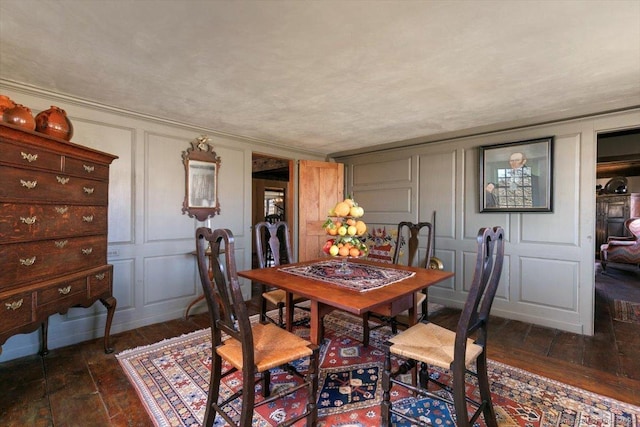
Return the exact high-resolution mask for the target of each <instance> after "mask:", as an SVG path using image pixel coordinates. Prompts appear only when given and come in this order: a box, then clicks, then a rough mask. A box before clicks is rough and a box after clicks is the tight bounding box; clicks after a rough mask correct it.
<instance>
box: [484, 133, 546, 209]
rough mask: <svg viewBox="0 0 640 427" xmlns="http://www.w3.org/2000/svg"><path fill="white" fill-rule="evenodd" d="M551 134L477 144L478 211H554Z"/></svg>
mask: <svg viewBox="0 0 640 427" xmlns="http://www.w3.org/2000/svg"><path fill="white" fill-rule="evenodd" d="M553 142H554V137H553V136H547V137H543V138H537V139H529V140H526V141H516V142H508V143H503V144H493V145H483V146H481V147H480V153H479V154H480V155H479V158H480V179H479V182H480V187H479V190H480V192H479V194H480V212H553Z"/></svg>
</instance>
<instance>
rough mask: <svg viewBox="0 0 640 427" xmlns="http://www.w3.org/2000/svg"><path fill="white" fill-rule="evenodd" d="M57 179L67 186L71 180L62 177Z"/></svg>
mask: <svg viewBox="0 0 640 427" xmlns="http://www.w3.org/2000/svg"><path fill="white" fill-rule="evenodd" d="M56 179H57V180H58V182H59V183H60V184H62V185H65V184H67V183H68V182H69V178H63V177H61V176H56Z"/></svg>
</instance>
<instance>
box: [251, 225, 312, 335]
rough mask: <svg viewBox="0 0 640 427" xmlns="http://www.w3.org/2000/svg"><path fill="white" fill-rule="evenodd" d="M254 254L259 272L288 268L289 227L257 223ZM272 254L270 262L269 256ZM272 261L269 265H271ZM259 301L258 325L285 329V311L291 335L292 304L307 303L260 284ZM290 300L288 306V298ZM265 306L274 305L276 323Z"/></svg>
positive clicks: (289, 257)
mask: <svg viewBox="0 0 640 427" xmlns="http://www.w3.org/2000/svg"><path fill="white" fill-rule="evenodd" d="M254 229H255V238H256V252H257V255H258V265H259V266H260V268H266V267H271V266H275V267H277V266H279V265H284V264H291V263H292V262H293V255H292V251H291V240H290V237H289V236H290V234H289V225H288V224H287V223H286V222H285V221H277V222H275V223H270V222H267V221H264V222H259V223H257V224H256V225H255V227H254ZM268 254H271V255H272V256H271V258H270V257H269V256H268ZM270 261H271V265H270ZM260 286H261V290H262V292H261V301H260V321H262V322H264V321H265V320H269V321H271V322H273V323H276V324H277V325H278V326H280V327H281V328H282V327H285V321H284V313H283V311H284V309H285V308H286V313H287V322H286V327H287V329H288V330H289V331H290V330H291V327H292V325H293V311H294V307H295V304H297V303H300V302H303V301H306V299H304V298H302V297H300V296H298V295H295V294H293V295H288V293H287V292H285V291H284V290H282V289H277V288H273V287H269V286H267V285H265V284H261V285H260ZM288 297H290V298H291V299H290V302H288V301H287V298H288ZM267 302H270V303H271V304H273V305H275V306H276V308H277V309H278V320H277V321H276V320H274V319H272V318H270V317H268V315H267ZM289 304H291V307H288V305H289Z"/></svg>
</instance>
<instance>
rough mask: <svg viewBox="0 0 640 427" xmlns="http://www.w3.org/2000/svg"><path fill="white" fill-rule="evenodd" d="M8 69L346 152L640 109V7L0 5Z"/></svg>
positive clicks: (1, 0) (127, 102) (172, 113)
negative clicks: (628, 109) (395, 143)
mask: <svg viewBox="0 0 640 427" xmlns="http://www.w3.org/2000/svg"><path fill="white" fill-rule="evenodd" d="M0 78H2V79H3V80H6V81H7V82H9V83H11V82H18V83H25V84H27V85H31V86H34V87H36V88H41V89H46V90H51V91H54V92H57V93H61V94H64V95H69V96H73V97H78V98H83V99H87V100H91V101H96V102H99V103H102V104H106V105H110V106H114V107H118V108H122V109H126V110H131V111H136V112H140V113H144V114H147V115H151V116H156V117H160V118H168V119H173V120H177V121H180V122H186V123H188V124H192V125H197V126H201V127H204V128H207V129H211V130H214V131H219V132H223V133H227V134H233V135H238V136H243V137H249V138H255V139H258V140H263V141H268V142H272V143H276V144H282V145H284V146H290V147H297V148H300V149H304V150H308V151H311V152H315V153H321V154H327V153H336V152H345V151H351V150H355V149H359V148H363V147H371V146H374V145H381V144H382V145H389V144H390V143H394V142H398V141H405V142H406V141H421V140H425V141H426V140H433V139H436V138H438V137H442V136H446V135H455V134H469V133H472V132H476V131H478V130H490V129H492V128H493V129H496V128H504V127H508V126H514V125H521V124H530V123H536V122H542V121H547V120H553V119H560V118H568V117H575V116H579V115H583V114H588V113H594V112H601V111H609V110H614V109H619V108H626V107H630V106H637V105H640V1H637V0H622V1H597V0H591V1H547V0H543V1H524V0H523V1H488V0H487V1H475V2H473V1H364V0H362V1H269V0H266V1H243V0H239V1H204V0H201V1H195V0H183V1H168V0H166V1H146V0H136V1H124V0H118V1H112V0H99V1H98V0H84V1H75V0H71V1H69V0H62V1H30V0H0Z"/></svg>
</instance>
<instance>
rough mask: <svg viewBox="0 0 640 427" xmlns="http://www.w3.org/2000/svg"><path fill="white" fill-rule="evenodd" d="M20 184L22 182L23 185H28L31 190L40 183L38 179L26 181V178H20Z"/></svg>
mask: <svg viewBox="0 0 640 427" xmlns="http://www.w3.org/2000/svg"><path fill="white" fill-rule="evenodd" d="M20 184H22V186H23V187H27V188H28V189H29V190H31V189H33V188H36V185H38V181H25V180H24V179H21V180H20Z"/></svg>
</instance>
